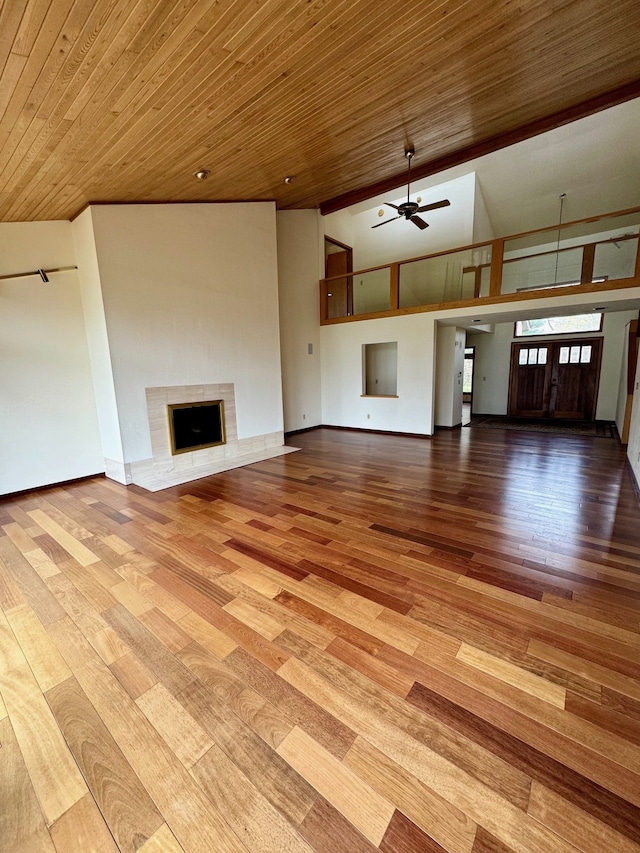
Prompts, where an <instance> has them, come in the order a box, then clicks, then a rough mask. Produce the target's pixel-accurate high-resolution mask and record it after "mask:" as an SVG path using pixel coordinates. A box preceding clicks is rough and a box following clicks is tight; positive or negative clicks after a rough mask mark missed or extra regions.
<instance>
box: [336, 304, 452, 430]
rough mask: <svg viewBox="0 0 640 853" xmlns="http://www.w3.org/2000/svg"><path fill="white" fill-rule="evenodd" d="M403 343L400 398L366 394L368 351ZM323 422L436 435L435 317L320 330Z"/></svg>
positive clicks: (390, 319) (388, 319)
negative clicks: (370, 347)
mask: <svg viewBox="0 0 640 853" xmlns="http://www.w3.org/2000/svg"><path fill="white" fill-rule="evenodd" d="M393 341H397V343H398V383H397V397H366V396H363V393H362V392H363V358H362V347H363V345H364V344H371V343H389V342H393ZM320 342H321V362H322V371H321V372H322V423H324V424H328V425H331V426H342V427H355V428H359V429H374V430H385V431H390V432H410V433H415V434H417V435H431V434H432V433H433V421H434V381H433V373H434V360H435V319H434V317H433V315H432V314H428V313H425V314H407V315H404V316H399V317H386V318H383V319H379V320H362V321H360V322H358V323H338V324H335V325H329V326H322V327H321V329H320Z"/></svg>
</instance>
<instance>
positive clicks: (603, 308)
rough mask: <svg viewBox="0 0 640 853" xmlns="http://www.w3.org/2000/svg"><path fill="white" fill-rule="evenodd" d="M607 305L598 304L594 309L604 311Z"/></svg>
mask: <svg viewBox="0 0 640 853" xmlns="http://www.w3.org/2000/svg"><path fill="white" fill-rule="evenodd" d="M606 307H607V306H606V305H596V307H595V308H594V309H593V310H594V311H604V310H605V308H606Z"/></svg>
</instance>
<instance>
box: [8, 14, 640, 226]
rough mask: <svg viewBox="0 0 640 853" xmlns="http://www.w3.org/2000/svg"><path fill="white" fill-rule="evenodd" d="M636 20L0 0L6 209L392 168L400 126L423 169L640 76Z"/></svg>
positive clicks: (224, 194) (622, 89)
mask: <svg viewBox="0 0 640 853" xmlns="http://www.w3.org/2000/svg"><path fill="white" fill-rule="evenodd" d="M639 33H640V4H638V2H637V0H618V2H617V3H616V4H615V9H614V8H613V7H612V5H611V3H610V2H604V0H518V2H513V0H493V2H489V3H488V2H487V0H457V2H456V1H455V0H421V2H415V0H414V2H408V0H388V2H385V3H381V2H380V3H372V2H370V0H307V2H302V0H261V2H258V0H251V2H249V0H181V2H169V1H168V0H4V2H3V3H2V4H1V5H0V69H2V75H1V77H0V116H1V118H0V220H1V221H20V220H37V219H54V218H70V217H73V216H74V215H75V214H77V213H78V212H79V211H80V210H81V209H82V208H83V207H84V206H85V205H86V204H88V203H89V202H98V201H111V202H116V201H121V202H124V201H161V200H162V201H187V200H191V201H195V200H228V199H243V200H244V199H275V200H276V202H277V204H278V206H279V207H281V208H294V207H315V206H318V205H319V204H321V203H322V202H324V201H327V200H328V199H331V198H333V197H336V196H341V195H342V194H344V193H347V192H352V191H359V190H360V191H361V190H362V188H365V187H368V186H370V185H373V184H377V185H378V186H380V181H385V180H386V181H387V182H388V181H389V180H391V183H393V182H394V181H395V185H399V184H401V183H402V181H403V177H404V159H403V157H402V153H403V147H404V145H405V143H406V142H411V143H413V144H414V145H415V147H416V150H417V156H416V159H415V161H414V162H415V165H416V167H417V171H418V170H419V169H420V166H421V164H422V168H423V171H424V170H425V169H426V168H427V166H425V164H428V163H429V162H430V161H433V160H438V158H443V157H449V158H451V157H453V158H455V157H456V154H457V152H460V151H464V150H465V149H469V148H470V146H474V145H478V144H480V145H482V144H485V145H486V144H489V145H491V144H494V143H492V142H491V141H492V140H496V139H497V141H498V142H502V143H505V142H507V141H509V140H513V139H515V138H517V137H518V132H519V129H522V128H523V127H524V128H525V131H524V133H525V135H527V134H529V133H531V132H533V131H535V130H536V128H538V129H539V128H541V127H543V126H544V120H545V119H548V117H549V116H553V119H552V123H557V120H559V118H558V116H561V115H562V114H563V113H564V111H567V110H571V109H572V108H575V107H576V105H581V104H584V102H589V101H591V103H590V104H588V105H587V107H586V110H587V111H589V110H592V109H594V108H597V107H601V106H602V105H604V104H608V103H612V102H615V101H616V100H621V99H625V98H629V97H630V96H634V95H637V94H640V85H638V82H639V81H640V51H639V50H638V35H639ZM614 90H617V91H614ZM612 92H613V94H610V93H612ZM603 95H604V97H602V96H603ZM597 98H600V100H595V101H594V100H593V99H597ZM581 110H583V108H582V107H578V109H577V111H575V112H574V113H569V115H572V116H573V115H577V114H579V113H580V112H581ZM200 168H206V169H209V170H210V171H211V175H210V177H209V179H208V180H207V181H196V180H195V179H194V177H193V173H194V172H195V171H196V170H197V169H200ZM290 174H292V175H295V176H296V179H295V181H294V182H293V183H291V184H288V185H287V184H285V183H283V178H284V177H285V176H286V175H290ZM365 192H366V191H365ZM360 195H362V192H361V193H360Z"/></svg>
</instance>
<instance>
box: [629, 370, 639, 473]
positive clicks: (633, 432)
mask: <svg viewBox="0 0 640 853" xmlns="http://www.w3.org/2000/svg"><path fill="white" fill-rule="evenodd" d="M633 388H634V391H633V404H632V408H631V423H630V425H629V442H628V444H627V458H628V460H629V464H630V465H631V470H632V471H633V473H634V475H635V478H636V483H640V358H639V359H638V362H637V365H636V375H635V382H634V385H633Z"/></svg>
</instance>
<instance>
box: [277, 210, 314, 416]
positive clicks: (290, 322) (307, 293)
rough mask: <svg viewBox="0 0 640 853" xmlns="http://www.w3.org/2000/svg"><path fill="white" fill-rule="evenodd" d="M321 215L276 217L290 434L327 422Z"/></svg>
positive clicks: (310, 212) (303, 213) (284, 385)
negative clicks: (323, 390)
mask: <svg viewBox="0 0 640 853" xmlns="http://www.w3.org/2000/svg"><path fill="white" fill-rule="evenodd" d="M319 217H320V214H319V212H318V211H317V210H284V211H280V212H279V213H278V214H277V218H276V222H277V235H278V290H279V303H280V349H281V354H282V394H283V405H284V429H285V432H291V431H294V430H299V429H306V428H308V427H312V426H318V425H319V424H320V423H321V422H322V404H321V387H320V325H319V288H318V280H319V277H320V276H321V275H322V267H323V264H324V258H323V257H322V256H321V250H322V249H323V245H322V242H323V241H322V239H321V238H322V237H323V234H322V223H321V222H320V219H319ZM310 349H311V352H310V351H309V350H310Z"/></svg>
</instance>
